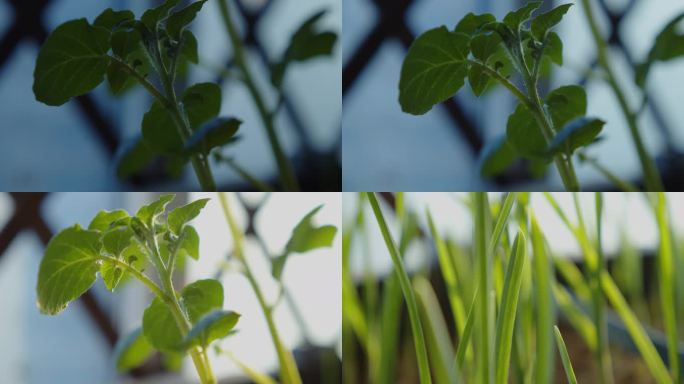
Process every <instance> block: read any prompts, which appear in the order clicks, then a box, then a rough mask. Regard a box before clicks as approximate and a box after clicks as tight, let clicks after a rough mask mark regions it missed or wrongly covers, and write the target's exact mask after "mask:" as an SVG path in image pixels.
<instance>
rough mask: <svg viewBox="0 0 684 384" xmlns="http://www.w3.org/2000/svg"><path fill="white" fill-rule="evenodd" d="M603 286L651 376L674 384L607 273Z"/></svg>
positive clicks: (661, 382) (658, 380)
mask: <svg viewBox="0 0 684 384" xmlns="http://www.w3.org/2000/svg"><path fill="white" fill-rule="evenodd" d="M601 286H602V288H603V292H604V293H605V294H606V297H607V298H608V300H609V301H610V303H611V304H612V305H613V308H615V311H617V313H618V314H619V315H620V318H622V321H623V322H624V323H625V327H626V328H627V331H628V332H629V334H630V336H631V337H632V340H634V344H636V346H637V349H638V350H639V353H641V356H642V357H643V358H644V362H645V363H646V365H647V366H648V369H649V370H650V371H651V374H652V375H653V377H654V378H655V379H656V381H657V382H658V383H659V384H672V383H673V380H672V378H671V377H670V374H669V372H668V371H667V367H666V366H665V363H664V362H663V360H662V359H661V358H660V355H658V351H657V350H656V348H655V346H654V345H653V342H652V341H651V339H650V338H649V337H648V335H647V334H646V331H645V330H644V328H643V327H642V325H641V323H640V322H639V319H637V317H636V315H634V312H632V309H631V308H629V305H628V304H627V301H626V300H625V298H624V297H623V296H622V293H620V289H619V288H618V287H617V285H616V284H615V281H613V278H612V277H611V276H610V274H609V273H608V272H606V271H603V273H602V274H601Z"/></svg>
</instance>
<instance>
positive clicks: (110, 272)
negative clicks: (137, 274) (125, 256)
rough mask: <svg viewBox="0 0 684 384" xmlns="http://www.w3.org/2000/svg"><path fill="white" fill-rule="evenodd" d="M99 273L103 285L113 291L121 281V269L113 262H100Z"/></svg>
mask: <svg viewBox="0 0 684 384" xmlns="http://www.w3.org/2000/svg"><path fill="white" fill-rule="evenodd" d="M100 275H101V276H102V280H103V281H104V283H105V287H107V289H109V290H110V291H112V292H114V290H115V289H116V287H117V286H118V285H119V283H120V282H121V278H123V271H122V270H121V268H119V266H117V265H116V264H115V263H112V262H111V261H106V260H105V261H103V262H102V266H100Z"/></svg>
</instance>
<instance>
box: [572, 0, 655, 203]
mask: <svg viewBox="0 0 684 384" xmlns="http://www.w3.org/2000/svg"><path fill="white" fill-rule="evenodd" d="M582 7H583V8H584V14H585V16H586V18H587V23H588V24H589V29H590V30H591V35H592V37H593V38H594V44H596V53H597V55H598V61H599V64H600V65H601V67H602V68H603V70H604V71H605V73H606V79H607V80H608V84H609V85H610V88H611V89H612V90H613V93H614V94H615V97H616V98H617V100H618V103H619V104H620V109H622V113H623V115H624V116H625V119H626V120H627V126H628V127H629V133H630V134H631V136H632V142H634V147H635V149H636V151H637V155H638V156H639V160H640V162H641V168H642V171H643V173H644V183H645V184H646V189H647V190H648V191H652V192H656V191H663V190H664V186H663V182H662V180H661V178H660V174H659V173H658V168H657V167H656V165H655V162H654V161H653V158H651V156H649V154H648V152H647V151H646V147H645V146H644V143H643V140H642V139H641V134H640V133H639V127H638V126H637V120H636V116H635V115H634V113H632V111H631V109H630V107H629V104H628V103H627V96H626V95H625V92H624V91H623V90H622V88H621V87H620V84H619V83H618V81H617V77H616V75H615V71H614V69H613V66H612V63H611V61H610V57H609V55H608V46H607V44H606V40H605V39H604V37H603V36H602V35H601V31H600V30H599V27H598V23H597V22H596V17H595V15H594V11H593V9H592V8H591V4H589V0H582Z"/></svg>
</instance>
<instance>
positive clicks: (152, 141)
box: [142, 101, 183, 154]
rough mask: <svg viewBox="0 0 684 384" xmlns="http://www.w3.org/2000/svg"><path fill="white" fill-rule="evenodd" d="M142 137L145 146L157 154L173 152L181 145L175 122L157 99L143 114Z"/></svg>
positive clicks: (181, 141)
mask: <svg viewBox="0 0 684 384" xmlns="http://www.w3.org/2000/svg"><path fill="white" fill-rule="evenodd" d="M142 137H143V140H145V144H146V145H147V147H148V148H149V149H151V150H152V151H154V152H155V153H157V154H173V153H175V152H177V151H178V150H179V149H180V148H182V147H183V140H182V139H181V137H180V136H179V134H178V131H177V129H176V123H175V122H174V120H173V118H172V117H171V115H170V114H169V112H168V111H167V110H166V108H165V107H164V106H163V105H161V104H160V103H159V102H158V101H155V102H154V103H152V106H151V107H150V110H149V111H148V112H147V113H145V116H143V121H142Z"/></svg>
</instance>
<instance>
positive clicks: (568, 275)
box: [343, 193, 681, 384]
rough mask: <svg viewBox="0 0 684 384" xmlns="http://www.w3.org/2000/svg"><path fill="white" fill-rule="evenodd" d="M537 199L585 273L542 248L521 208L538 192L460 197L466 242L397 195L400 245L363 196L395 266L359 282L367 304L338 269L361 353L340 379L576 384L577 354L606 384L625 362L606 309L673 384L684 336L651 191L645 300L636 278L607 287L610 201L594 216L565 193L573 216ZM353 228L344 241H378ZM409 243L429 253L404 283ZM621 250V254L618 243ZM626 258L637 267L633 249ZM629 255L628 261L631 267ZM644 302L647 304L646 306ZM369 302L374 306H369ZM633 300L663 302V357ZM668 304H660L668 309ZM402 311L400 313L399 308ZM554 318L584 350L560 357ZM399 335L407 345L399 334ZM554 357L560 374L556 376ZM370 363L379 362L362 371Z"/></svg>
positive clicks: (660, 214)
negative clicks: (564, 232) (654, 251)
mask: <svg viewBox="0 0 684 384" xmlns="http://www.w3.org/2000/svg"><path fill="white" fill-rule="evenodd" d="M543 195H544V196H545V199H546V201H547V202H548V203H549V204H550V205H551V207H552V208H553V210H554V211H555V212H556V213H557V214H558V216H559V217H560V218H561V221H562V222H563V223H564V226H566V227H567V228H568V230H569V231H570V233H571V234H572V236H573V237H574V240H575V241H576V243H577V245H578V246H579V249H580V250H581V255H582V257H583V262H584V265H583V267H581V266H578V265H577V264H575V263H574V262H573V261H572V260H570V259H566V258H560V257H558V256H556V255H554V253H553V252H552V246H553V244H548V239H547V237H546V236H545V233H544V232H545V230H550V229H547V228H545V227H543V226H542V224H541V223H539V222H538V220H537V217H538V216H537V215H536V213H535V211H534V209H533V205H531V204H530V201H531V200H532V199H534V198H537V197H539V196H541V195H538V194H534V193H533V194H527V193H509V194H506V195H502V196H501V197H500V198H499V199H497V200H494V201H492V202H490V201H489V198H490V196H489V195H488V194H487V193H472V194H470V195H468V196H469V198H462V199H461V200H460V201H462V202H464V203H465V204H464V205H465V206H466V207H467V208H468V209H469V210H470V213H469V214H467V215H466V216H464V217H462V218H461V217H459V218H458V219H459V220H460V219H463V220H470V221H471V222H472V224H473V225H472V228H473V231H472V236H471V240H470V241H468V242H466V243H464V244H463V246H461V244H459V243H458V242H456V241H455V240H454V237H452V236H451V233H450V232H449V231H450V228H443V229H442V230H441V231H440V230H439V229H438V227H437V226H436V225H435V222H434V220H433V217H432V214H431V212H430V211H429V210H428V209H424V210H423V212H424V214H423V218H424V219H425V221H421V220H419V219H418V217H417V215H416V214H415V212H414V211H412V209H414V208H413V207H412V206H411V205H408V204H406V201H407V200H406V199H405V196H404V195H403V194H400V195H398V196H397V199H396V205H395V207H394V208H395V212H396V215H395V218H396V221H395V222H394V223H393V225H395V229H400V232H399V233H401V236H400V239H399V243H398V244H397V243H395V241H394V239H393V238H392V235H391V234H390V230H389V226H388V223H387V222H386V220H385V216H384V215H383V212H382V210H381V209H380V204H379V202H378V200H377V198H376V196H375V195H374V194H372V193H368V194H364V195H361V196H362V199H360V202H361V204H362V205H365V203H366V202H368V203H370V206H371V208H372V210H373V213H374V215H375V218H376V220H377V223H378V228H379V230H380V233H381V234H382V237H383V239H384V242H385V246H386V247H387V251H388V253H389V254H390V258H391V260H392V265H393V270H392V273H390V274H389V275H388V277H387V278H386V279H385V280H384V283H382V282H380V281H379V280H378V277H377V276H375V275H374V276H373V277H372V280H367V284H370V285H371V286H373V287H374V288H373V289H377V290H378V292H379V296H377V297H376V298H370V297H368V296H367V295H359V294H358V293H357V292H356V290H355V289H354V287H353V283H352V282H351V277H350V275H349V272H348V271H346V272H343V276H344V282H345V283H344V284H345V286H344V288H343V289H344V293H343V295H344V296H345V297H344V298H343V302H344V305H345V310H344V318H345V320H344V324H346V328H345V329H347V330H348V331H347V332H349V333H350V334H351V335H353V336H354V337H355V338H356V339H357V341H358V344H359V345H361V348H360V349H359V350H360V351H362V353H361V354H358V353H356V352H355V351H354V352H352V354H351V355H348V354H347V352H345V363H344V364H345V365H346V364H347V363H346V357H347V356H355V357H357V359H366V362H365V363H364V362H362V361H355V362H354V364H353V367H354V369H356V371H353V369H352V368H350V369H349V370H347V369H345V372H346V373H347V375H349V372H350V371H351V372H356V373H358V369H361V370H362V371H361V372H363V373H364V374H365V375H367V376H365V377H360V376H351V377H345V382H348V383H351V382H359V380H361V381H363V382H372V383H381V384H390V383H395V382H398V381H410V382H420V383H421V384H422V383H429V382H432V381H434V382H436V383H438V384H442V383H445V384H450V383H460V382H464V383H471V382H473V383H484V382H487V383H493V384H504V383H505V384H507V383H511V384H523V383H547V382H553V381H554V380H555V379H557V378H558V377H561V376H560V375H563V376H564V377H565V378H566V379H567V381H568V382H569V383H576V382H577V378H576V376H575V372H574V371H573V364H572V362H571V360H570V359H571V357H572V358H581V359H582V365H581V366H584V365H585V364H586V360H587V359H591V360H593V365H594V366H595V367H596V370H595V373H594V376H593V377H592V378H591V382H596V383H609V384H610V383H612V382H614V380H615V378H614V377H613V364H615V365H616V368H617V369H618V370H620V369H631V368H632V367H631V366H624V365H623V364H624V362H623V361H622V360H620V361H616V362H615V363H614V362H613V361H612V360H613V358H614V356H611V348H610V343H609V342H610V341H612V340H609V339H608V332H607V318H609V316H608V315H609V312H611V313H614V314H616V315H617V318H619V320H621V321H622V323H623V324H624V327H625V329H626V331H627V333H628V335H629V337H630V338H631V339H632V341H633V344H634V346H635V349H636V351H635V353H636V354H637V356H640V358H641V361H642V363H643V365H644V366H645V367H646V368H647V369H648V372H650V374H651V376H652V377H653V379H654V380H655V382H657V383H659V384H674V383H677V382H681V379H680V375H681V371H680V367H679V366H678V364H677V363H676V362H675V363H674V364H670V365H668V364H666V363H665V362H666V361H675V360H676V357H678V355H677V351H676V347H677V345H678V340H679V339H678V338H679V337H680V334H681V331H680V330H678V329H677V326H678V325H680V324H679V323H678V321H681V319H679V318H678V312H677V311H678V309H679V307H678V306H679V303H678V302H677V301H676V298H677V297H678V296H677V294H678V293H677V287H676V284H677V281H676V279H675V278H674V277H675V275H674V273H673V271H675V270H676V269H675V267H674V265H675V264H674V263H675V262H676V261H677V258H678V257H679V255H678V254H677V252H676V251H677V249H676V248H675V247H674V245H673V244H674V242H673V240H672V239H673V233H672V227H671V224H670V222H669V217H668V214H669V212H668V210H667V204H666V199H665V196H664V195H655V194H654V195H652V196H651V197H652V200H650V201H651V202H652V203H653V208H654V211H653V213H654V217H655V218H656V223H657V224H658V228H657V229H658V230H659V233H660V247H659V250H658V258H657V261H658V265H657V268H656V272H657V282H656V284H655V285H656V288H657V289H656V290H654V293H652V294H647V293H646V292H635V289H637V288H638V287H641V288H642V289H641V290H642V291H643V289H644V288H645V284H643V283H635V282H628V284H627V285H626V286H625V287H626V288H627V289H628V290H627V291H622V290H621V289H622V285H618V283H616V280H614V278H613V276H612V275H611V272H609V270H608V268H607V267H606V260H605V255H604V253H603V247H602V240H603V234H604V233H603V232H604V230H605V229H606V228H605V224H604V217H603V215H604V203H605V200H606V199H608V198H613V196H614V195H602V194H594V195H592V196H593V197H594V201H593V202H594V203H595V206H594V208H595V210H594V212H595V216H593V215H592V216H589V215H587V214H586V212H585V211H584V210H583V207H582V206H581V204H580V200H584V199H583V198H580V195H579V194H575V195H572V196H568V202H569V198H570V197H571V198H572V203H573V206H572V207H571V210H574V212H572V211H571V212H566V211H565V206H562V205H561V204H559V202H558V201H556V197H557V195H552V194H543ZM383 208H384V207H383ZM421 208H422V207H421ZM433 212H434V208H433ZM440 213H443V212H440ZM589 218H591V219H590V220H589ZM421 222H423V223H426V225H425V228H424V229H422V228H420V229H419V223H421ZM350 224H352V225H351V226H350V228H353V230H352V232H353V233H354V236H353V238H356V236H358V237H362V236H363V237H364V239H365V240H366V241H368V240H369V238H370V236H377V235H375V234H374V233H373V232H369V231H368V229H369V228H367V227H364V226H363V225H358V219H357V222H355V223H350ZM594 224H595V225H594ZM513 234H516V236H513ZM343 239H344V240H345V242H344V244H346V245H345V246H344V247H343V249H344V268H349V257H350V255H349V248H350V243H351V240H352V236H351V235H350V236H349V238H347V237H346V233H345V237H343ZM360 240H361V239H360ZM354 241H356V240H354ZM416 243H418V244H420V245H421V246H418V247H412V248H411V249H412V251H419V252H420V251H421V250H422V251H423V252H425V251H427V250H432V249H434V256H433V253H432V252H429V251H428V252H427V254H424V256H425V257H424V258H422V259H419V260H418V261H419V263H420V264H418V265H417V266H418V268H416V269H415V270H414V272H412V274H411V276H409V275H408V272H407V271H406V264H405V263H406V261H405V260H404V256H405V253H406V251H407V249H409V247H410V245H411V244H414V245H415V244H416ZM430 245H434V248H432V247H431V246H430ZM620 249H629V247H628V246H626V245H624V244H623V246H621V247H620ZM634 252H636V251H634ZM413 256H415V255H414V254H412V255H411V257H413ZM619 257H624V256H619ZM630 257H632V258H636V259H635V260H636V261H640V259H638V257H639V254H638V252H636V253H635V254H634V255H630ZM635 260H631V261H630V262H631V263H632V264H634V261H635ZM411 261H412V263H413V262H415V261H416V260H415V259H412V260H411ZM619 262H620V261H619ZM412 265H416V264H412ZM618 265H619V263H618ZM634 265H638V263H637V264H634ZM634 265H632V266H631V267H630V268H629V271H628V272H621V273H622V274H623V275H624V274H625V273H627V274H628V275H624V276H623V275H616V276H620V280H619V281H620V282H621V284H622V282H623V280H625V279H626V278H627V277H630V278H631V279H635V278H638V279H642V278H643V276H642V273H641V271H640V270H639V269H638V268H634ZM432 267H435V269H434V270H433V269H432ZM433 272H434V273H433ZM637 272H639V273H638V274H637ZM557 273H558V276H560V277H559V279H558V281H557V280H556V274H557ZM367 278H368V276H367ZM628 280H629V279H628ZM635 287H636V288H635ZM623 292H629V295H625V294H624V293H623ZM633 297H634V298H636V299H634V300H635V301H634V302H633V301H632V298H633ZM649 298H650V299H651V301H648V302H647V301H646V300H648V299H649ZM371 299H372V300H373V305H369V301H370V300H371ZM628 299H629V300H628ZM653 299H656V300H653ZM639 302H641V304H642V305H645V304H649V305H654V304H657V305H659V306H661V307H664V311H662V316H661V317H659V318H658V317H656V318H655V319H656V321H657V322H656V323H653V324H655V325H656V326H657V325H659V324H661V323H659V322H662V325H663V326H664V331H665V336H666V338H665V340H666V341H667V346H668V354H669V356H668V359H664V358H662V357H661V356H660V354H659V353H658V350H657V349H656V347H655V344H654V342H653V341H652V340H651V339H650V337H649V333H648V332H647V328H648V326H647V325H646V324H647V323H644V322H643V321H644V319H643V317H639V316H637V313H638V312H637V311H635V308H634V307H633V305H634V304H638V303H639ZM667 305H669V308H665V307H666V306H667ZM347 306H349V308H348V307H347ZM404 308H406V309H407V312H403V311H404ZM404 313H407V314H408V323H407V324H406V327H402V320H401V319H402V316H403V314H404ZM655 313H658V312H657V310H656V312H655ZM611 321H612V320H611ZM560 323H563V324H564V325H565V326H568V327H571V328H572V329H573V332H572V333H571V335H573V337H575V338H577V340H573V343H572V344H573V345H575V344H576V343H577V342H578V341H579V342H582V343H584V344H585V345H586V346H587V347H588V348H589V350H590V351H591V353H586V354H585V355H584V356H575V355H570V353H572V352H573V351H572V350H571V351H570V353H569V352H568V350H567V348H566V345H565V341H564V340H563V335H561V334H560V331H559V329H558V327H557V326H556V325H558V324H560ZM673 324H674V326H673ZM405 330H408V331H410V332H404V331H405ZM678 331H679V332H678ZM404 334H406V335H410V338H409V337H408V336H407V337H402V336H403V335H404ZM565 336H566V337H568V334H566V335H565ZM344 337H345V338H346V337H347V336H346V335H345V336H344ZM362 338H363V340H361V339H362ZM345 341H346V340H345ZM370 343H376V345H377V346H378V349H377V351H375V352H372V351H371V352H369V349H370V348H369V347H368V345H369V344H370ZM554 344H555V346H554ZM344 345H345V348H349V346H350V344H349V343H344ZM352 345H353V344H352ZM556 348H557V349H558V354H556V352H555V349H556ZM378 354H379V356H377V355H378ZM557 356H560V362H561V363H562V366H563V371H560V370H558V371H556V359H557ZM378 362H379V364H380V366H379V367H372V366H371V365H373V364H378Z"/></svg>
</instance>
